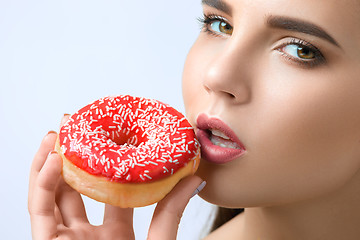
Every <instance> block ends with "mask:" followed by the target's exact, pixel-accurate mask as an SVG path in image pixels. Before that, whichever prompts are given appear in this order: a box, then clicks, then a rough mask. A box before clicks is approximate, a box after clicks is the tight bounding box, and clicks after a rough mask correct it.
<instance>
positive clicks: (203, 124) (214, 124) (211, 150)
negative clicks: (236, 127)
mask: <svg viewBox="0 0 360 240" xmlns="http://www.w3.org/2000/svg"><path fill="white" fill-rule="evenodd" d="M196 125H197V131H196V135H197V137H198V139H199V142H200V144H201V154H202V158H204V159H205V160H207V161H209V162H211V163H216V164H224V163H227V162H230V161H232V160H234V159H235V158H238V157H240V156H241V155H243V154H244V153H245V152H246V149H245V147H244V144H243V143H242V142H241V141H240V140H239V138H238V137H237V136H236V134H235V132H234V131H233V130H232V129H231V128H230V127H229V126H228V125H226V124H225V123H224V122H223V121H222V120H220V119H218V118H214V117H208V116H207V115H206V114H204V113H202V114H200V115H199V116H198V118H197V120H196ZM210 129H216V130H219V131H221V132H223V133H224V134H225V135H226V136H227V137H229V138H230V140H231V141H233V142H235V143H237V145H238V146H239V149H234V148H225V147H220V146H217V145H214V144H213V143H212V142H211V141H210V133H209V130H210Z"/></svg>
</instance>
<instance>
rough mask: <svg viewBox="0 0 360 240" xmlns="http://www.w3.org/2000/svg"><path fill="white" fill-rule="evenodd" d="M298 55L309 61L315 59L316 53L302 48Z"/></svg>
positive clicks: (299, 49)
mask: <svg viewBox="0 0 360 240" xmlns="http://www.w3.org/2000/svg"><path fill="white" fill-rule="evenodd" d="M298 55H299V56H300V57H302V58H307V59H310V58H313V57H314V53H313V52H312V51H311V50H310V49H309V48H302V47H299V48H298Z"/></svg>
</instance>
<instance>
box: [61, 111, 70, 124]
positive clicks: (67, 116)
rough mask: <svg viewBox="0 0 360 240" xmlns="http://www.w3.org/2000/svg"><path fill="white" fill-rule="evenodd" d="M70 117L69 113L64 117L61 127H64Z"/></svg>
mask: <svg viewBox="0 0 360 240" xmlns="http://www.w3.org/2000/svg"><path fill="white" fill-rule="evenodd" d="M69 117H70V114H67V113H65V114H64V116H63V118H62V119H61V122H60V127H62V126H63V125H64V124H65V123H66V122H67V120H69Z"/></svg>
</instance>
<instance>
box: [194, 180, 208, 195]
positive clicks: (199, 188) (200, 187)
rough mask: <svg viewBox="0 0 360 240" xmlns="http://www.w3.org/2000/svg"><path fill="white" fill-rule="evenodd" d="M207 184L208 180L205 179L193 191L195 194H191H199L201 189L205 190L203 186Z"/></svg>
mask: <svg viewBox="0 0 360 240" xmlns="http://www.w3.org/2000/svg"><path fill="white" fill-rule="evenodd" d="M205 185H206V181H203V182H202V183H201V184H200V185H199V186H198V187H197V188H196V189H195V191H194V192H193V194H192V195H191V197H193V196H195V195H197V194H198V193H199V192H200V191H201V190H203V188H204V187H205Z"/></svg>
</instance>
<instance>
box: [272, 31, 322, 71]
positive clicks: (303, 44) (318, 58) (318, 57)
mask: <svg viewBox="0 0 360 240" xmlns="http://www.w3.org/2000/svg"><path fill="white" fill-rule="evenodd" d="M291 45H296V46H298V47H299V48H305V49H307V50H310V51H311V52H312V53H313V54H314V58H313V59H311V60H306V59H301V58H296V57H294V56H292V55H290V54H287V53H286V52H284V50H283V49H284V48H285V47H287V46H291ZM275 50H277V51H279V52H280V53H281V55H282V56H283V57H285V58H286V59H287V60H289V61H293V62H295V63H297V64H299V65H300V66H302V67H306V68H313V67H316V66H319V65H322V64H324V63H326V59H325V57H324V55H323V54H322V53H321V51H320V49H319V48H317V47H316V46H314V45H312V44H311V43H309V42H307V41H305V40H302V39H297V38H293V39H290V40H289V41H287V42H285V43H283V44H281V45H280V46H278V47H276V48H275Z"/></svg>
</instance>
